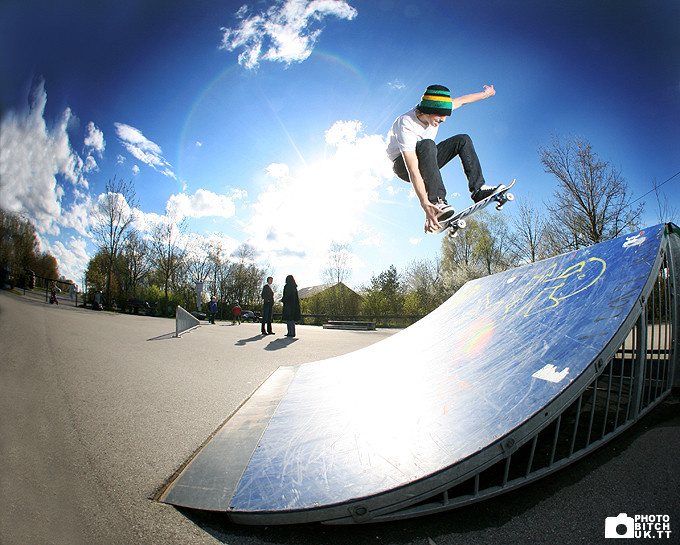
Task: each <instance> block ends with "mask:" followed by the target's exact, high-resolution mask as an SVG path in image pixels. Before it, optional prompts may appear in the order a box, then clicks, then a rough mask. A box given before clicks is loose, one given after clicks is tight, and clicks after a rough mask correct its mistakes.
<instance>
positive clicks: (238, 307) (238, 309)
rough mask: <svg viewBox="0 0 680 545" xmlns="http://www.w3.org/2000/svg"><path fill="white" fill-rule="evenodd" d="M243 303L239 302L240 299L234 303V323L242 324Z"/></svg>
mask: <svg viewBox="0 0 680 545" xmlns="http://www.w3.org/2000/svg"><path fill="white" fill-rule="evenodd" d="M241 310H242V309H241V305H240V304H239V302H238V301H236V304H235V305H234V308H232V309H231V311H232V312H233V313H234V321H233V322H232V324H235V323H236V322H238V325H241Z"/></svg>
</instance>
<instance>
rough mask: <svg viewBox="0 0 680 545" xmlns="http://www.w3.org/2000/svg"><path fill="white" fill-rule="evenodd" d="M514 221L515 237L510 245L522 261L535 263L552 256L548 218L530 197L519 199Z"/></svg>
mask: <svg viewBox="0 0 680 545" xmlns="http://www.w3.org/2000/svg"><path fill="white" fill-rule="evenodd" d="M512 223H513V227H514V230H513V231H514V237H513V238H511V240H510V245H511V247H512V250H513V252H514V253H515V255H516V256H517V259H518V260H519V261H520V262H524V263H535V262H536V261H540V260H541V259H545V258H547V257H550V255H551V252H550V243H549V239H548V232H547V225H546V219H545V217H544V215H543V214H542V213H541V212H540V211H539V210H537V209H536V208H535V207H534V206H533V205H532V203H531V202H530V201H529V200H528V199H525V198H520V199H519V200H518V202H517V214H516V215H515V216H514V217H513V220H512Z"/></svg>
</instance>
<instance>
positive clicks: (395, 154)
mask: <svg viewBox="0 0 680 545" xmlns="http://www.w3.org/2000/svg"><path fill="white" fill-rule="evenodd" d="M495 94H496V91H495V90H494V88H493V85H491V86H488V85H485V86H484V91H482V92H479V93H473V94H470V95H464V96H461V97H458V98H453V99H452V98H451V92H450V91H449V90H448V89H447V88H446V87H444V86H443V85H430V86H429V87H428V88H427V90H426V91H425V94H424V95H423V97H422V98H421V100H420V103H419V104H418V105H417V106H415V107H414V108H412V109H411V110H410V111H408V112H406V113H405V114H403V115H401V116H399V117H398V118H397V119H396V120H395V121H394V123H393V124H392V128H391V129H390V132H389V133H388V134H387V155H388V157H389V158H390V161H392V170H393V171H394V173H395V174H396V175H397V176H399V178H401V179H402V180H404V181H406V182H410V183H411V185H413V190H414V191H415V193H416V196H417V197H418V200H419V201H420V206H422V208H423V210H424V211H425V232H426V233H439V232H441V231H442V230H443V229H444V228H443V227H442V226H441V225H440V223H439V222H442V221H444V220H446V219H448V218H450V217H451V216H453V214H455V212H456V211H455V210H454V209H453V207H452V206H450V205H449V204H447V202H446V188H445V187H444V182H443V180H442V175H441V172H439V170H440V169H441V168H442V167H444V165H446V164H447V163H448V162H449V161H450V160H451V159H453V158H454V157H456V156H458V157H460V160H461V163H462V164H463V170H464V171H465V176H466V177H467V179H468V189H469V190H470V193H471V196H472V200H473V201H474V202H479V201H481V200H482V199H484V198H486V197H488V196H489V195H491V194H492V193H493V192H494V191H495V190H496V189H497V188H498V186H495V187H490V186H487V185H486V184H485V182H484V176H482V168H481V166H480V164H479V159H478V158H477V153H476V152H475V148H474V146H473V145H472V140H471V139H470V137H469V136H468V135H467V134H458V135H456V136H452V137H450V138H448V139H446V140H444V141H442V142H440V143H439V144H435V143H434V139H435V138H436V136H437V131H438V129H439V125H441V124H442V123H444V121H446V118H447V117H448V116H450V115H451V111H452V110H455V109H456V108H460V107H461V106H463V105H464V104H470V103H472V102H477V101H478V100H482V99H484V98H488V97H492V96H494V95H495Z"/></svg>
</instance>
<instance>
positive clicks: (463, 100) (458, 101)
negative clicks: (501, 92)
mask: <svg viewBox="0 0 680 545" xmlns="http://www.w3.org/2000/svg"><path fill="white" fill-rule="evenodd" d="M495 94H496V90H495V89H494V88H493V85H485V86H484V90H483V91H482V92H480V93H472V94H470V95H464V96H462V97H458V98H454V99H453V100H452V102H453V104H452V106H451V108H452V109H453V110H455V109H456V108H460V107H461V106H463V105H464V104H471V103H472V102H477V101H478V100H482V99H485V98H489V97H492V96H494V95H495Z"/></svg>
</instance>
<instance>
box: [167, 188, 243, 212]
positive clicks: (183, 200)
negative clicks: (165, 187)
mask: <svg viewBox="0 0 680 545" xmlns="http://www.w3.org/2000/svg"><path fill="white" fill-rule="evenodd" d="M166 209H167V210H168V212H169V213H172V214H174V216H175V217H177V218H178V219H181V218H185V217H190V218H202V217H205V216H219V217H222V218H230V217H231V216H233V215H234V214H235V213H236V207H235V206H234V202H233V200H232V199H231V198H229V197H227V196H226V195H217V194H216V193H213V192H212V191H208V190H206V189H199V190H197V191H196V193H194V194H193V195H187V194H185V193H179V194H177V195H172V196H171V197H170V199H168V204H167V207H166Z"/></svg>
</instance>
